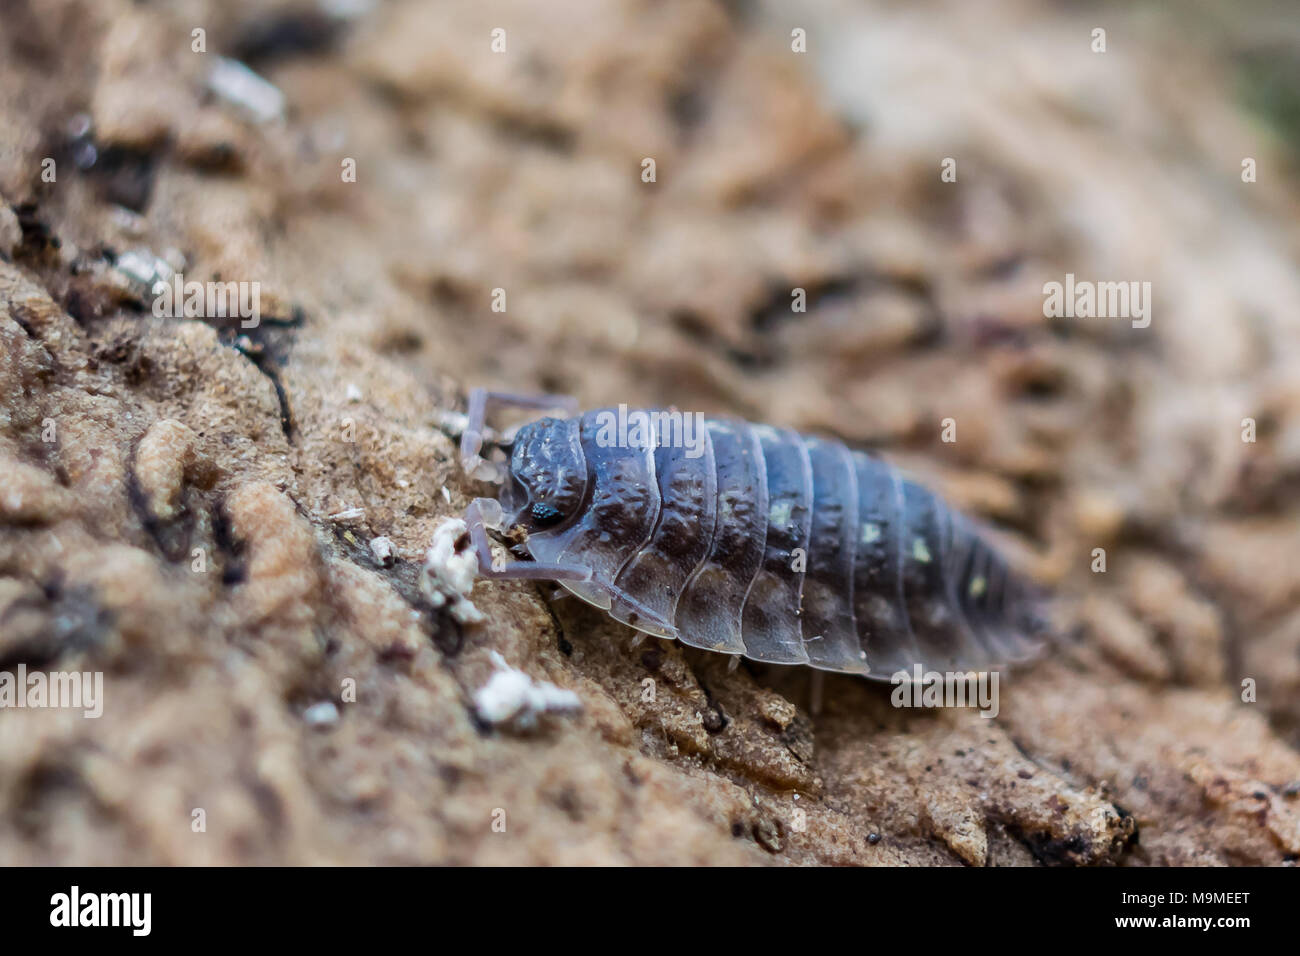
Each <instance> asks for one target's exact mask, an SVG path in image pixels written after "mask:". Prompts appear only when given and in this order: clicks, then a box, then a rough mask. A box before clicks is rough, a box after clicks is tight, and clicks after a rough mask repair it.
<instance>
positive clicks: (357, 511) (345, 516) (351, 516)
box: [330, 508, 366, 521]
mask: <svg viewBox="0 0 1300 956" xmlns="http://www.w3.org/2000/svg"><path fill="white" fill-rule="evenodd" d="M365 516H366V509H365V508H344V509H343V510H342V511H339V512H336V513H335V514H332V515H330V520H331V521H354V520H355V519H357V518H364V517H365Z"/></svg>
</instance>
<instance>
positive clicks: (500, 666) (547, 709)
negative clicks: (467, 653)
mask: <svg viewBox="0 0 1300 956" xmlns="http://www.w3.org/2000/svg"><path fill="white" fill-rule="evenodd" d="M491 656H492V663H493V665H494V666H495V667H496V671H495V672H494V673H493V674H492V676H491V677H490V678H489V679H488V682H487V683H486V684H484V685H483V686H482V687H480V688H479V689H478V690H477V691H475V692H474V712H475V713H476V714H478V717H479V719H480V720H482V721H483V722H484V723H487V724H492V725H493V726H496V725H498V724H511V725H513V726H514V727H515V728H516V729H519V730H530V729H532V728H533V727H534V726H536V724H537V718H538V717H539V716H541V715H542V714H573V713H577V712H578V711H580V710H582V700H581V699H580V698H579V697H578V695H577V694H575V693H574V692H573V691H571V690H565V689H564V688H563V687H557V686H555V685H554V684H551V683H548V682H547V681H535V680H533V679H532V678H531V677H529V676H528V675H527V674H525V673H524V672H523V671H521V670H516V669H515V668H513V667H511V666H510V665H509V664H507V663H506V660H505V658H504V657H502V656H501V655H500V654H498V653H497V652H496V651H493V652H492V655H491Z"/></svg>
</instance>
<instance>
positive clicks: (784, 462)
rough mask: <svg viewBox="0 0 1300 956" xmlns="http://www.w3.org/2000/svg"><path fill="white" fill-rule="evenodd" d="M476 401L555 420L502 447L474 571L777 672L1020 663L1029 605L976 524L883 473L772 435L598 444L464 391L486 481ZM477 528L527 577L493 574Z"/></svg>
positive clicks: (1033, 644) (587, 429) (825, 445)
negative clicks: (535, 586) (554, 586)
mask: <svg viewBox="0 0 1300 956" xmlns="http://www.w3.org/2000/svg"><path fill="white" fill-rule="evenodd" d="M490 403H495V404H513V405H519V406H523V407H528V408H535V409H564V410H565V411H567V412H568V413H569V414H570V415H571V416H573V417H567V418H550V417H547V418H540V419H538V420H536V421H533V422H531V423H529V424H527V425H524V426H523V427H522V428H520V429H519V430H518V432H517V433H516V434H515V436H514V439H513V442H511V443H510V463H509V471H508V474H507V475H505V476H504V480H503V485H502V489H501V492H500V500H499V501H497V500H493V499H490V498H479V499H476V500H475V501H474V502H473V503H472V504H471V505H470V507H469V509H468V510H467V512H466V521H467V523H468V525H469V529H470V533H471V535H472V537H473V540H474V543H475V546H476V547H477V549H478V555H479V566H480V570H481V572H482V573H483V574H484V575H486V576H490V577H497V578H531V579H549V580H555V581H558V582H559V583H560V584H561V585H563V586H564V587H565V588H567V589H568V590H569V591H571V592H573V593H574V594H576V595H577V596H578V597H580V598H582V599H583V600H584V601H587V602H589V603H590V604H593V605H595V606H596V607H598V608H601V609H603V610H605V611H607V612H608V613H609V614H610V615H611V616H613V617H614V618H616V619H617V620H619V621H623V622H624V623H626V624H629V625H631V626H632V627H634V628H636V629H638V630H640V631H644V632H646V633H648V634H653V635H656V636H658V637H665V638H675V639H677V640H679V641H682V642H683V643H685V644H690V645H692V646H695V647H701V648H705V649H707V650H711V651H719V652H722V653H726V654H741V655H744V656H746V657H749V658H752V659H754V660H758V661H765V662H769V663H777V664H808V665H810V666H812V667H816V668H819V669H822V670H828V671H839V672H846V673H855V674H866V675H869V676H871V677H876V678H884V679H888V678H889V677H890V675H892V674H894V673H895V672H897V671H899V670H907V671H909V672H910V671H911V669H912V667H913V666H914V665H916V664H921V665H922V666H923V667H924V668H926V669H937V670H948V671H966V670H971V669H986V668H988V667H991V666H996V665H999V664H1002V663H1006V662H1008V661H1014V660H1018V659H1021V658H1024V657H1027V656H1030V655H1031V654H1032V653H1033V651H1034V650H1036V649H1037V645H1038V643H1039V636H1040V633H1041V624H1040V621H1039V618H1038V617H1037V614H1036V610H1035V606H1036V603H1037V602H1036V600H1035V596H1034V595H1033V593H1032V592H1031V591H1030V589H1029V588H1028V587H1027V586H1026V584H1025V583H1024V582H1022V580H1021V579H1020V578H1019V577H1017V576H1016V575H1014V574H1012V573H1011V572H1010V570H1009V569H1008V566H1007V564H1006V562H1005V561H1004V560H1003V559H1002V558H1001V557H1000V556H999V555H998V554H997V553H996V552H995V551H994V550H993V549H992V548H991V547H990V546H989V545H988V544H986V543H985V541H984V540H983V539H982V538H981V537H980V536H979V535H978V534H977V532H976V530H975V528H974V527H973V526H972V523H971V522H970V521H969V520H968V519H966V518H964V517H963V516H962V515H960V514H958V513H956V512H954V511H952V510H951V509H950V508H948V507H947V506H946V505H945V504H944V503H943V502H942V501H941V500H940V499H939V498H938V497H937V496H935V495H934V494H932V493H931V492H929V491H927V490H926V489H925V488H922V487H921V486H920V485H917V484H914V483H913V482H911V481H909V480H907V479H906V478H904V477H902V476H901V475H900V473H899V472H898V471H897V470H896V469H895V468H893V467H891V466H890V465H887V464H885V463H884V462H883V461H881V460H879V459H877V458H874V457H872V456H870V455H867V454H864V453H862V452H858V451H853V450H850V449H849V448H847V447H845V446H844V445H842V444H840V443H839V442H835V441H830V440H827V439H822V438H815V437H811V436H807V435H801V434H799V433H797V432H794V431H792V430H790V429H786V428H773V427H771V426H767V425H751V424H747V423H745V422H741V421H735V420H728V419H716V418H710V419H703V418H702V417H701V419H700V420H701V421H702V422H703V424H704V427H703V428H701V429H700V433H701V434H700V435H699V436H697V438H696V440H695V443H694V445H693V446H691V447H686V446H685V444H684V443H683V442H682V441H680V440H671V439H674V438H677V439H680V437H681V436H680V434H675V435H669V434H667V433H666V429H667V428H668V427H669V422H670V421H672V419H671V418H670V415H669V414H661V413H659V412H653V413H652V412H639V413H636V414H640V415H643V416H646V419H643V420H649V421H651V422H652V423H654V424H653V425H652V432H653V436H654V439H653V440H651V441H648V442H647V441H639V442H628V441H610V440H609V438H608V436H607V435H605V434H603V433H602V428H603V426H604V425H606V424H607V423H608V420H609V418H608V416H610V415H611V414H614V412H613V410H611V409H604V410H600V411H596V412H587V413H586V414H583V415H575V414H574V413H576V407H575V406H574V403H573V401H572V399H567V398H560V397H557V396H535V397H526V396H513V395H502V394H499V393H489V392H484V391H482V390H475V391H474V392H472V393H471V395H470V405H469V424H468V426H467V428H466V430H465V433H464V435H463V437H462V440H461V458H462V463H463V464H464V466H465V467H466V469H467V470H469V471H471V472H474V471H475V470H476V469H477V470H479V471H480V472H481V470H482V467H483V460H482V458H481V457H480V456H479V453H480V451H481V448H482V444H483V434H484V427H485V426H484V419H485V415H486V411H487V407H488V405H489V404H490ZM485 525H486V526H492V527H497V528H501V529H503V530H507V529H509V530H513V532H514V535H515V537H516V540H518V538H519V536H520V534H521V533H522V536H523V537H522V542H521V547H522V549H523V550H524V551H526V553H527V555H528V556H530V557H531V558H532V559H533V560H532V561H517V562H513V563H510V564H508V565H505V566H504V567H493V563H492V555H491V549H490V544H489V542H488V538H487V535H486V532H485V530H484V528H485Z"/></svg>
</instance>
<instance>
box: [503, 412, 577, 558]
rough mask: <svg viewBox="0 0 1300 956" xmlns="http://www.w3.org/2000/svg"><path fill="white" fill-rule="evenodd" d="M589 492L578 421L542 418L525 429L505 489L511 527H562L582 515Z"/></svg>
mask: <svg viewBox="0 0 1300 956" xmlns="http://www.w3.org/2000/svg"><path fill="white" fill-rule="evenodd" d="M586 492H587V462H586V458H585V456H584V455H583V453H582V444H581V442H580V441H579V437H578V423H577V422H576V421H573V420H566V419H560V418H541V419H538V420H537V421H535V422H530V423H529V424H527V425H525V426H524V427H523V428H521V429H519V432H518V433H517V434H516V435H515V440H514V447H513V450H512V452H511V456H510V476H509V477H508V478H507V480H506V483H505V487H504V488H503V489H502V491H501V505H502V507H503V508H504V509H505V511H506V513H507V514H508V515H509V516H510V520H509V524H511V525H515V524H518V525H521V526H522V527H523V528H524V529H525V530H526V531H527V532H528V533H529V534H536V533H543V532H545V531H549V530H553V529H557V528H561V527H563V526H565V525H567V524H569V523H570V522H571V521H572V520H574V519H575V518H576V517H577V516H578V515H579V513H580V512H581V511H582V507H583V499H584V497H585V495H586Z"/></svg>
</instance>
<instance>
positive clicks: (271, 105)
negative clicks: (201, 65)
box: [208, 56, 284, 123]
mask: <svg viewBox="0 0 1300 956" xmlns="http://www.w3.org/2000/svg"><path fill="white" fill-rule="evenodd" d="M208 89H210V90H212V92H213V93H215V94H216V95H217V96H219V97H221V98H222V99H223V100H225V101H226V102H227V103H231V104H233V105H234V106H238V107H239V108H240V109H242V110H244V111H245V112H246V113H248V114H249V115H250V116H251V117H252V118H253V119H255V120H256V121H257V122H259V123H269V122H270V121H271V120H275V119H279V118H281V117H282V116H284V94H283V93H281V92H280V90H279V89H278V88H277V87H276V86H274V85H273V84H272V83H270V82H268V81H267V80H265V79H263V78H262V77H260V76H258V75H257V74H256V73H254V72H253V71H252V70H250V69H249V68H248V67H247V66H245V65H244V64H243V63H240V62H239V61H238V60H230V59H227V58H226V57H220V56H219V57H216V59H215V62H214V63H213V64H212V72H211V73H210V74H208Z"/></svg>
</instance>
